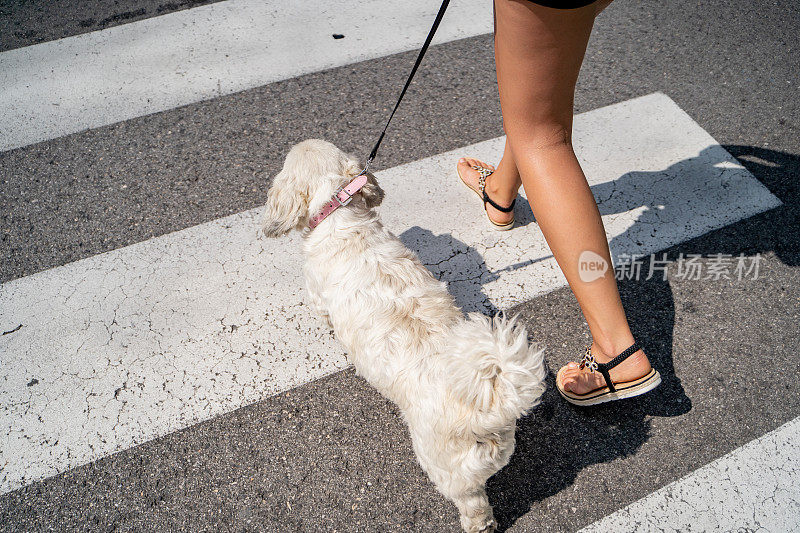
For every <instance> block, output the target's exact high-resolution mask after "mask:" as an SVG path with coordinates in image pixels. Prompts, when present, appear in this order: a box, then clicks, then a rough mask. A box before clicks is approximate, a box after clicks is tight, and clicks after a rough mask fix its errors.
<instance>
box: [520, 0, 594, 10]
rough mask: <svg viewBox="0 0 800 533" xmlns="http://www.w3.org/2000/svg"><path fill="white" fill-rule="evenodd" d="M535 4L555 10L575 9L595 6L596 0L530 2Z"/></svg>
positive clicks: (534, 0)
mask: <svg viewBox="0 0 800 533" xmlns="http://www.w3.org/2000/svg"><path fill="white" fill-rule="evenodd" d="M529 1H530V2H533V3H534V4H539V5H540V6H544V7H552V8H555V9H575V8H577V7H583V6H588V5H589V4H593V3H594V2H595V0H529Z"/></svg>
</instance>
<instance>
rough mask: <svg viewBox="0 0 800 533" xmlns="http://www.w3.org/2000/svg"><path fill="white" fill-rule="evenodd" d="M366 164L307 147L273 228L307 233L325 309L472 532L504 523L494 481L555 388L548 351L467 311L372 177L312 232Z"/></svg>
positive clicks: (290, 171) (318, 304) (295, 161)
mask: <svg viewBox="0 0 800 533" xmlns="http://www.w3.org/2000/svg"><path fill="white" fill-rule="evenodd" d="M359 171H360V167H359V165H358V161H357V160H356V159H354V158H352V157H350V156H348V155H347V154H345V153H344V152H342V151H341V150H339V149H338V148H336V147H335V146H334V145H332V144H331V143H328V142H325V141H321V140H315V139H312V140H308V141H304V142H302V143H300V144H298V145H296V146H295V147H293V148H292V150H291V151H290V152H289V154H288V156H287V157H286V162H285V163H284V166H283V170H281V172H280V173H279V174H278V175H277V176H275V179H274V181H273V183H272V187H271V188H270V190H269V199H268V202H267V209H266V213H265V221H264V233H265V234H266V235H268V236H272V237H275V236H278V235H282V234H285V233H286V232H288V231H290V230H292V229H297V230H302V231H303V234H304V250H305V255H306V264H305V267H304V273H305V279H306V287H307V290H308V294H309V297H310V299H311V305H312V306H313V308H314V310H315V311H316V312H318V313H319V314H320V315H321V316H322V317H324V318H326V319H327V320H328V322H329V324H330V325H331V327H332V328H333V329H334V331H335V332H336V336H337V338H338V339H339V340H340V341H341V342H342V343H343V344H344V346H345V347H346V349H347V352H348V358H349V360H350V362H352V364H353V366H355V369H356V371H357V372H358V373H359V374H360V375H361V376H363V377H364V378H365V379H366V380H367V381H369V383H371V384H372V385H373V386H374V387H375V388H377V389H378V391H380V392H381V394H383V395H384V396H386V397H387V398H389V399H390V400H392V401H393V402H395V403H396V404H397V405H398V406H399V408H400V410H401V411H402V412H403V416H404V418H405V420H406V422H407V423H408V426H409V430H410V432H411V441H412V443H413V446H414V451H415V452H416V454H417V458H418V460H419V463H420V465H422V468H423V469H424V470H425V472H427V474H428V476H429V477H430V479H431V481H433V482H434V484H435V485H436V488H437V489H438V490H439V491H440V492H441V493H442V494H444V495H445V496H446V497H447V498H449V499H451V500H452V501H453V502H454V503H455V504H456V506H457V507H458V510H459V513H460V515H461V525H462V526H463V527H464V530H466V531H469V532H478V531H493V530H494V528H495V526H496V523H495V521H494V517H493V514H492V508H491V506H490V505H489V500H488V499H487V497H486V491H485V483H486V480H487V479H488V478H489V477H490V476H491V475H493V474H494V473H495V472H497V471H498V470H499V469H501V468H502V467H503V466H505V465H506V464H507V463H508V459H509V457H510V456H511V453H512V452H513V451H514V429H515V422H516V420H517V418H519V417H520V416H522V415H523V414H525V413H526V412H527V411H528V410H529V409H530V408H532V407H533V406H534V405H536V404H537V403H538V401H539V398H540V397H541V395H542V393H543V392H544V388H545V385H544V377H545V368H544V361H543V350H541V349H539V348H534V347H529V346H528V340H527V333H526V331H525V328H524V327H523V326H521V325H519V324H517V323H516V320H515V319H506V318H504V317H496V318H494V319H488V318H486V317H484V316H482V315H478V314H471V315H470V316H468V317H465V316H464V315H463V314H462V312H461V311H460V310H459V309H458V308H457V307H456V306H455V305H454V303H453V298H452V297H451V296H450V294H449V293H448V292H447V288H446V286H445V284H444V283H443V282H440V281H437V280H436V279H434V277H433V276H432V275H431V274H430V272H429V271H428V270H427V269H426V268H425V267H424V266H423V265H422V263H421V262H420V261H419V259H418V258H417V256H416V254H414V252H412V251H410V250H408V249H407V248H406V247H405V246H404V245H403V243H402V242H401V241H400V240H399V239H398V238H397V237H395V236H394V235H393V234H392V233H390V232H389V231H388V230H386V229H385V228H384V227H383V225H382V224H381V223H380V221H379V219H378V215H377V214H376V212H375V211H374V209H373V208H374V207H375V206H377V205H378V204H379V203H380V202H381V200H382V199H383V190H381V188H380V187H379V186H378V184H377V183H376V181H375V177H374V176H372V175H371V174H368V175H367V177H368V181H367V183H366V185H364V187H363V188H362V189H361V190H360V192H359V193H358V194H356V195H354V196H353V198H352V201H351V202H350V203H349V204H347V205H346V207H341V208H339V209H337V210H335V211H334V212H332V213H331V214H330V215H329V216H328V217H327V218H325V219H324V220H322V221H321V222H320V223H319V225H318V226H316V227H315V228H314V229H311V228H310V227H309V224H310V222H311V221H312V218H313V217H314V216H315V214H317V213H318V212H319V211H320V210H321V209H322V208H323V206H324V205H325V204H326V203H328V202H329V201H330V200H331V198H332V196H333V195H334V194H335V193H336V192H337V191H338V190H339V189H340V188H342V187H343V186H345V185H346V184H348V183H349V182H350V181H351V180H352V179H353V178H354V177H355V176H356V175H358V174H359ZM337 207H338V206H337ZM314 222H316V220H315V221H314ZM312 225H313V223H312Z"/></svg>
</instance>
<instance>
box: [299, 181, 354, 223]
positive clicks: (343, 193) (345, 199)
mask: <svg viewBox="0 0 800 533" xmlns="http://www.w3.org/2000/svg"><path fill="white" fill-rule="evenodd" d="M366 184H367V175H366V174H359V175H358V176H356V177H355V178H353V180H352V181H351V182H350V183H348V184H347V185H345V186H344V187H342V188H341V189H339V190H338V191H336V193H335V194H334V195H333V196H332V197H331V199H330V200H329V201H328V203H327V204H325V205H323V206H322V209H320V210H319V212H318V213H317V214H316V215H314V216H313V217H311V220H309V221H308V227H309V228H311V229H314V228H316V227H317V226H318V225H319V223H320V222H322V221H323V220H325V217H327V216H328V215H330V214H331V213H333V212H334V211H336V210H337V209H339V208H340V207H342V206H345V205H347V204H349V203H350V200H352V199H353V195H354V194H356V193H357V192H358V191H360V190H361V188H362V187H364V185H366Z"/></svg>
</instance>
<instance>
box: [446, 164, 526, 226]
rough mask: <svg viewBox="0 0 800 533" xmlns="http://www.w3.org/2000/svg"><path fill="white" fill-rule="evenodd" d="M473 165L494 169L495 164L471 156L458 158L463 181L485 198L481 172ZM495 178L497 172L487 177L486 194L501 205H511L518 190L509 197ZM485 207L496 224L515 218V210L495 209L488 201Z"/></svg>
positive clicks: (506, 222) (487, 213) (459, 173)
mask: <svg viewBox="0 0 800 533" xmlns="http://www.w3.org/2000/svg"><path fill="white" fill-rule="evenodd" d="M472 167H483V168H488V169H489V170H492V171H494V166H492V165H490V164H489V163H484V162H483V161H480V160H478V159H473V158H471V157H462V158H461V159H459V160H458V175H459V176H461V181H463V182H464V184H465V185H466V186H467V187H469V188H470V189H472V190H473V191H475V192H476V193H477V194H478V196H480V197H481V198H483V193H482V192H481V189H480V178H481V173H480V172H478V171H477V170H475V169H474V168H472ZM494 178H495V174H490V175H488V176H487V177H486V194H487V195H488V196H489V197H490V198H491V199H492V200H494V201H495V202H497V203H498V204H499V205H501V206H508V205H511V202H513V201H514V198H516V196H517V192H516V191H514V193H513V194H514V195H513V196H512V197H511V198H508V197H507V196H508V193H505V194H504V193H503V192H502V191H499V190H498V189H497V187H496V186H494V184H495V179H494ZM485 207H486V215H487V216H488V217H489V220H490V221H492V222H494V223H495V224H496V225H501V226H502V225H505V224H508V223H509V222H511V221H512V220H514V213H513V212H511V213H504V212H503V211H500V210H499V209H495V208H494V207H492V205H491V204H488V203H487V204H486V205H485Z"/></svg>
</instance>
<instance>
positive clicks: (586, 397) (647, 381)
mask: <svg viewBox="0 0 800 533" xmlns="http://www.w3.org/2000/svg"><path fill="white" fill-rule="evenodd" d="M563 370H564V369H563V368H562V369H561V370H559V371H558V374H557V375H556V388H557V389H558V392H559V394H561V396H562V397H563V398H564V399H565V400H567V401H568V402H569V403H571V404H572V405H581V406H584V407H588V406H590V405H598V404H601V403H606V402H613V401H616V400H624V399H626V398H634V397H636V396H641V395H642V394H645V393H647V392H650V391H651V390H653V389H655V388H656V387H658V386H659V385H660V384H661V374H659V373H658V370H656V369H655V368H653V369H651V370H650V372H649V373H648V374H647V375H645V376H642V377H640V378H639V379H634V380H633V381H623V382H621V383H614V386H615V387H616V389H617V390H616V392H611V391H610V390H609V389H608V387H602V388H599V389H596V390H593V391H592V392H587V393H586V394H574V393H572V392H569V391H566V390H564V389H562V388H561V385H559V383H560V382H561V372H563Z"/></svg>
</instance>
